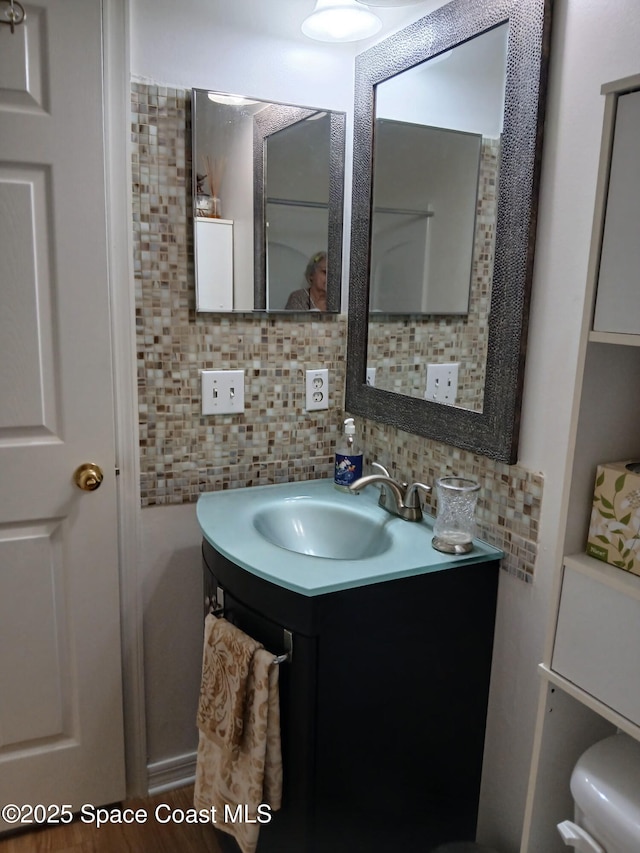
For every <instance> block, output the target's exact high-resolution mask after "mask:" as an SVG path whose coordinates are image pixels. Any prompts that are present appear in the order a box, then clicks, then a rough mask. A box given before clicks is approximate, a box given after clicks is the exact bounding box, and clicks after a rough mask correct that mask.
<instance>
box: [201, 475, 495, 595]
mask: <svg viewBox="0 0 640 853" xmlns="http://www.w3.org/2000/svg"><path fill="white" fill-rule="evenodd" d="M378 495H379V492H378V489H377V488H374V487H371V486H369V487H368V488H366V489H363V490H362V491H361V492H359V493H358V494H351V493H348V492H342V491H339V490H338V489H335V488H334V486H333V480H307V481H304V482H298V483H282V484H277V485H273V486H254V487H250V488H241V489H230V490H229V491H222V492H208V493H206V494H203V495H200V497H199V499H198V503H197V506H196V513H197V518H198V523H199V524H200V528H201V530H202V534H203V536H204V538H205V539H206V540H207V541H208V542H209V543H210V544H211V545H212V546H213V547H214V548H215V550H216V551H218V552H219V553H220V554H222V555H223V556H224V557H226V558H227V559H228V560H230V561H231V562H232V563H235V564H236V565H238V566H240V567H242V568H243V569H246V570H247V571H248V572H251V573H252V574H254V575H257V576H258V577H261V578H263V579H264V580H267V581H269V582H271V583H274V584H277V585H278V586H281V587H284V588H286V589H290V590H292V591H293V592H298V593H301V594H302V595H307V596H314V595H324V594H325V593H328V592H336V591H338V590H341V589H351V588H353V587H359V586H366V585H367V584H373V583H380V582H381V581H388V580H393V579H394V578H404V577H409V576H411V575H420V574H426V573H428V572H439V571H443V570H446V569H449V568H452V567H453V566H455V565H459V564H461V563H462V564H468V563H484V562H488V561H490V560H499V559H501V557H502V556H504V555H503V552H502V551H500V550H499V549H498V548H494V547H493V546H491V545H487V544H486V543H485V542H481V541H480V540H478V539H476V540H474V547H473V549H472V550H471V551H470V552H469V553H468V554H463V555H461V556H453V555H449V554H443V553H441V552H440V551H436V550H435V549H434V548H433V547H432V546H431V539H432V536H433V532H432V526H433V520H432V519H431V518H423V520H422V521H419V522H416V521H404V520H403V519H401V518H398V517H396V516H393V515H391V514H390V513H388V512H387V511H386V510H384V509H382V508H381V507H379V506H378V503H377V502H378ZM300 498H313V499H316V500H322V501H326V502H330V503H331V504H332V505H335V506H336V507H344V508H345V509H348V510H351V511H357V512H358V513H363V514H366V516H367V518H371V519H375V520H376V521H377V522H378V523H379V524H380V525H382V526H383V527H384V530H385V533H386V534H387V536H388V537H389V539H390V544H389V547H388V548H387V549H386V550H385V551H383V552H382V553H380V554H374V555H373V556H368V557H364V558H361V559H352V560H343V559H331V558H326V557H316V556H310V555H308V554H299V553H297V552H295V551H289V550H287V549H285V548H282V547H280V546H279V545H274V544H273V543H272V542H269V541H268V540H267V539H265V538H264V537H263V536H262V535H261V534H260V533H259V532H258V529H257V528H256V526H255V518H256V516H257V514H258V513H259V512H260V511H261V510H262V509H263V508H264V507H265V506H266V505H268V504H270V503H271V502H273V501H278V500H280V499H282V500H283V501H284V500H286V499H300ZM330 535H331V531H330V530H328V531H327V536H330ZM387 541H389V540H387Z"/></svg>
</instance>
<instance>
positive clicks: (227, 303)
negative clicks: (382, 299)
mask: <svg viewBox="0 0 640 853" xmlns="http://www.w3.org/2000/svg"><path fill="white" fill-rule="evenodd" d="M192 126H193V141H192V156H193V166H192V174H193V204H194V211H193V213H194V254H195V264H194V266H195V277H196V309H197V310H198V311H211V312H226V311H254V310H255V311H269V312H284V311H300V312H304V313H307V312H317V311H328V312H339V311H340V290H341V288H340V278H341V267H342V223H343V190H344V143H345V115H344V113H341V112H336V111H331V110H325V109H319V108H309V107H298V106H292V105H288V104H280V103H273V102H267V101H262V100H257V99H254V98H245V97H239V96H236V95H229V94H226V93H221V92H214V91H209V90H205V89H193V92H192ZM303 297H306V298H303Z"/></svg>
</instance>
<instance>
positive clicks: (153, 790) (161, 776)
mask: <svg viewBox="0 0 640 853" xmlns="http://www.w3.org/2000/svg"><path fill="white" fill-rule="evenodd" d="M195 778H196V753H195V752H187V753H185V755H177V756H176V757H175V758H167V759H166V760H165V761H155V762H154V763H153V764H148V765H147V781H148V787H149V795H153V794H161V793H162V792H163V791H171V790H173V788H182V787H184V786H185V785H192V784H193V783H194V781H195Z"/></svg>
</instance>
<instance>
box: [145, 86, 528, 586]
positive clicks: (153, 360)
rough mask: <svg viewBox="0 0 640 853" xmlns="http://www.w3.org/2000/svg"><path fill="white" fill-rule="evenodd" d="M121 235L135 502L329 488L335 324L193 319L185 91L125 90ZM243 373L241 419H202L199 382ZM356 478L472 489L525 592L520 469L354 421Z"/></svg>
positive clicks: (340, 346) (489, 537) (335, 412)
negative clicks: (125, 221)
mask: <svg viewBox="0 0 640 853" xmlns="http://www.w3.org/2000/svg"><path fill="white" fill-rule="evenodd" d="M131 131H132V167H133V170H132V171H133V235H134V272H135V285H136V328H137V349H138V355H137V360H138V363H137V369H138V394H139V431H140V457H141V458H140V464H141V500H142V505H143V506H151V505H154V504H179V503H185V502H192V501H195V500H197V497H198V495H199V494H200V493H201V492H206V491H212V490H218V489H232V488H240V487H244V486H252V485H263V484H267V483H276V482H286V481H290V480H304V479H312V478H315V477H329V476H332V473H333V453H334V447H335V443H336V440H337V438H338V436H339V434H340V432H341V425H342V421H343V419H344V417H345V413H344V408H343V400H344V381H345V352H346V317H345V316H344V315H340V316H328V315H324V316H322V317H317V318H314V319H310V318H304V317H302V316H301V315H288V316H284V315H279V316H268V315H264V314H226V315H214V314H196V312H195V295H194V275H193V238H192V228H193V222H192V218H191V209H192V206H191V126H190V92H189V91H186V90H183V89H173V88H168V87H164V86H155V85H150V84H148V83H146V82H145V83H143V82H135V81H134V82H133V84H132V123H131ZM317 367H328V368H329V371H330V373H329V375H330V404H331V408H330V409H329V410H327V411H320V412H312V413H308V412H306V411H305V409H304V386H305V383H304V372H305V370H307V369H310V368H317ZM207 368H219V369H225V368H233V369H244V371H245V412H244V413H243V414H242V415H222V416H217V417H210V416H207V417H203V416H202V415H201V414H200V408H201V397H200V376H199V371H200V370H202V369H207ZM359 427H360V430H361V436H362V439H363V443H364V447H365V466H367V465H368V464H370V462H371V461H373V460H378V461H380V462H382V463H383V464H386V465H387V467H389V468H391V469H392V470H393V471H396V472H397V473H398V475H399V476H401V477H404V478H405V479H412V480H413V479H416V480H421V481H423V482H433V481H434V480H435V479H436V477H438V476H443V475H445V474H447V473H457V474H464V475H468V476H471V477H475V478H476V479H477V480H478V481H479V482H480V483H481V485H482V490H481V493H480V495H481V496H480V498H479V501H478V526H479V535H480V536H481V537H482V538H483V539H485V540H486V541H488V542H490V543H492V544H495V545H497V546H498V547H500V548H502V549H503V550H504V551H505V553H506V558H505V560H504V561H503V568H505V569H506V570H507V571H509V572H510V573H512V574H514V575H516V576H518V577H520V578H522V579H523V580H527V581H529V580H531V579H532V577H533V570H534V565H535V557H536V551H537V537H538V523H539V517H540V506H541V502H542V487H543V482H542V477H541V476H540V475H538V474H535V473H533V472H530V471H527V470H526V469H523V468H521V467H520V466H517V465H514V466H508V465H504V464H502V463H496V462H494V461H492V460H490V459H487V458H485V457H483V456H478V455H475V454H472V453H469V452H468V451H463V450H459V449H457V448H454V447H450V446H448V445H444V444H440V443H438V442H433V441H430V440H427V439H424V438H421V437H419V436H413V435H409V434H408V433H404V432H401V431H399V430H396V429H394V428H392V427H389V426H386V425H382V424H377V423H374V422H373V421H360V423H359Z"/></svg>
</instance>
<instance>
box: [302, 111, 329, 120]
mask: <svg viewBox="0 0 640 853" xmlns="http://www.w3.org/2000/svg"><path fill="white" fill-rule="evenodd" d="M325 116H326V113H314V114H313V115H312V116H307V119H306V120H307V121H318V119H319V118H324V117H325Z"/></svg>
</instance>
